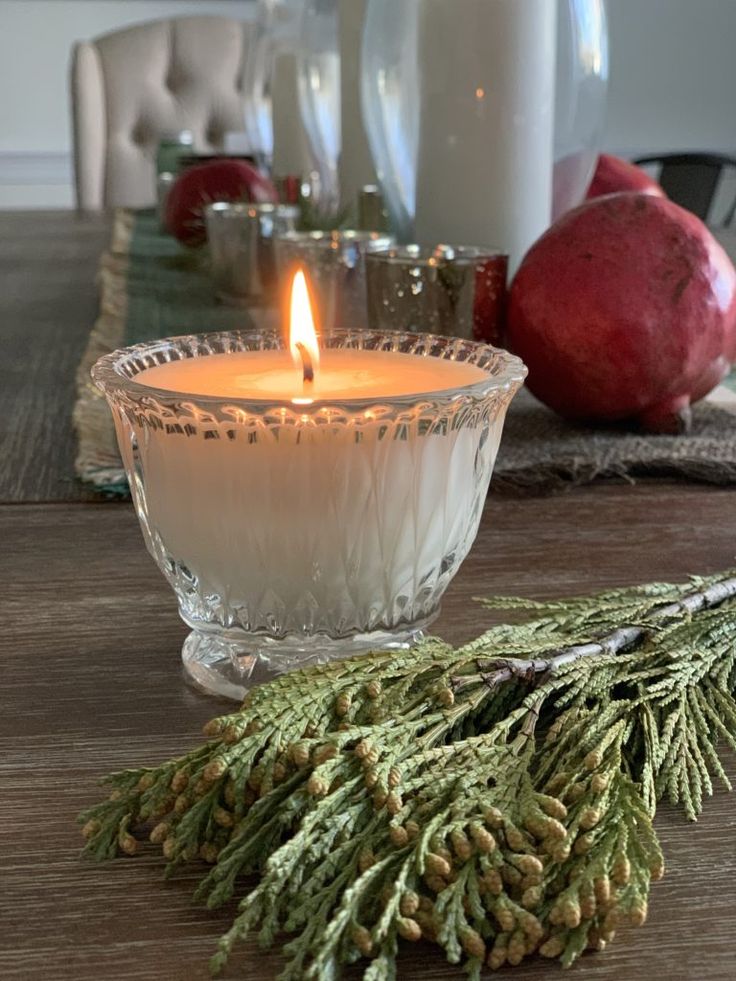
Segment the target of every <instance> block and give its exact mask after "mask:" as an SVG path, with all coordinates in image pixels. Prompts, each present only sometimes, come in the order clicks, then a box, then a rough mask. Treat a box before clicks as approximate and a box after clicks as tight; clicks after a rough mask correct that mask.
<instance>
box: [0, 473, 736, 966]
mask: <svg viewBox="0 0 736 981" xmlns="http://www.w3.org/2000/svg"><path fill="white" fill-rule="evenodd" d="M735 526H736V495H734V494H733V493H731V492H729V491H722V490H721V491H719V490H714V489H706V488H688V487H675V486H670V485H659V486H657V485H648V486H641V487H597V488H589V489H587V490H581V491H578V492H576V493H575V494H570V495H568V496H566V497H563V498H557V499H554V500H528V501H508V500H493V501H491V503H490V504H489V506H488V508H487V511H486V514H485V518H484V521H483V525H482V529H481V533H480V536H479V538H478V541H477V543H476V545H475V548H474V549H473V551H472V553H471V556H470V558H469V559H468V560H467V562H466V563H465V565H464V566H463V568H462V570H461V572H460V574H459V576H458V577H457V579H456V581H455V582H454V583H453V585H452V586H451V588H450V590H449V592H448V595H447V598H446V601H445V604H444V610H443V615H442V617H441V619H440V621H438V623H437V633H438V634H440V635H442V636H444V637H446V638H447V639H448V640H451V641H454V642H460V641H463V640H465V639H468V638H470V637H473V636H475V635H477V634H478V633H479V632H480V631H481V630H482V629H483V628H484V627H485V626H486V625H488V624H489V623H490V622H491V621H490V615H489V614H488V613H486V612H485V611H483V610H481V609H480V608H479V607H478V606H477V605H476V604H474V603H473V601H472V598H473V596H477V595H482V594H489V593H492V592H504V593H512V592H519V593H523V594H526V595H533V596H555V595H561V594H567V593H571V592H581V591H590V590H593V589H598V588H601V587H606V586H613V585H619V584H624V583H631V582H635V581H645V580H648V579H652V578H657V577H662V578H667V579H679V578H682V577H683V576H685V575H686V574H687V573H689V572H703V573H706V572H713V571H716V570H718V569H722V568H725V567H726V566H728V565H729V564H730V563H731V562H732V561H733V544H732V541H733V538H732V529H733V528H734V527H735ZM0 541H2V543H3V547H2V552H0V581H1V582H2V584H3V587H2V600H1V601H0V602H1V603H2V611H1V616H2V624H3V629H2V634H0V658H1V659H2V660H1V662H0V663H2V665H3V675H2V689H3V711H2V713H1V714H0V740H1V745H2V747H3V759H2V775H1V776H0V786H1V787H2V793H1V794H0V840H1V842H2V844H1V845H0V855H1V859H0V861H1V862H2V870H1V871H0V882H1V883H2V885H1V886H0V922H1V923H2V930H0V977H2V978H3V979H13V981H26V979H37V978H43V979H59V981H87V979H90V981H91V979H98V978H103V979H114V981H123V979H126V981H127V979H136V981H148V979H152V978H157V979H162V981H188V979H191V981H204V979H205V978H206V977H207V958H208V956H209V954H210V953H211V952H212V950H213V945H214V942H215V940H216V938H217V937H218V936H219V934H220V933H221V932H223V931H224V929H225V928H226V926H227V923H228V918H229V917H230V916H231V915H232V913H233V907H232V906H230V907H228V908H227V909H224V910H221V911H217V912H214V913H210V912H207V911H205V910H202V909H201V908H198V907H196V906H194V905H192V903H191V898H190V897H191V893H192V891H193V888H194V883H195V880H196V873H192V872H187V873H184V874H182V875H180V876H178V877H177V878H176V879H174V880H173V881H170V882H164V881H163V880H162V861H161V859H160V858H159V857H158V856H157V855H155V854H153V850H152V853H151V855H150V856H149V857H146V858H143V859H134V860H128V859H120V860H118V861H116V862H115V863H113V864H111V865H103V866H94V865H90V864H88V863H85V862H82V861H80V860H79V847H80V839H79V837H78V830H77V828H76V827H75V823H74V819H75V816H76V814H77V812H78V811H79V810H80V809H81V808H83V807H84V806H86V805H88V804H90V803H93V802H94V801H95V800H97V799H98V790H97V789H96V786H95V783H96V780H97V778H98V777H99V776H101V775H102V774H104V773H106V772H108V771H109V770H111V769H115V768H123V767H125V766H127V765H137V764H140V763H146V762H147V763H156V762H159V761H161V760H162V759H164V758H167V757H169V756H172V755H175V754H178V753H180V752H183V751H184V750H186V749H187V748H188V747H190V746H191V745H193V744H194V743H195V742H196V741H197V739H198V738H199V730H200V727H201V725H202V724H203V723H204V722H205V721H206V720H207V719H208V718H210V717H211V716H212V715H213V714H216V713H217V712H218V710H219V709H220V707H221V705H222V704H224V703H218V702H217V701H215V700H213V699H210V698H207V697H206V696H203V695H200V694H198V693H196V692H194V691H192V690H190V689H189V688H187V687H186V686H185V685H184V684H183V682H182V680H181V676H180V669H179V648H180V645H181V642H182V640H183V637H184V635H185V628H184V627H183V626H182V624H181V623H180V622H179V621H178V619H177V616H176V613H175V604H174V600H173V595H172V594H171V593H170V592H169V589H168V587H167V586H166V584H165V582H164V581H163V579H162V577H161V576H160V574H159V573H158V570H157V569H156V568H155V566H154V565H153V562H152V561H151V559H150V558H149V557H148V554H147V553H146V551H145V549H144V547H143V544H142V540H141V536H140V532H139V529H138V526H137V521H136V518H135V516H134V514H133V512H132V509H131V508H130V507H128V506H127V505H112V506H111V505H96V506H95V505H82V506H79V505H76V506H74V505H60V504H57V505H53V506H48V505H46V506H38V505H31V504H28V505H24V506H22V507H18V506H15V507H11V506H5V507H2V508H0ZM729 766H730V772H731V774H732V775H733V776H735V777H736V766H734V765H733V764H732V762H730V763H729ZM735 805H736V801H734V800H733V799H732V798H731V797H730V796H729V795H727V794H726V793H724V792H721V791H719V792H718V793H717V795H716V796H715V798H714V799H713V800H712V801H709V802H708V805H707V810H706V813H705V815H704V817H703V818H702V820H701V821H700V822H699V823H698V824H697V825H695V826H689V825H687V824H686V823H685V822H684V820H683V819H682V818H681V817H680V816H679V815H678V814H675V813H673V812H671V811H670V810H669V809H668V808H663V810H662V813H661V815H660V816H659V817H658V819H657V825H658V828H659V831H660V833H661V835H662V841H663V844H664V848H665V853H666V856H667V859H668V874H667V875H666V877H665V879H664V880H663V882H661V883H658V884H656V885H655V886H654V887H653V894H652V901H651V914H650V922H649V923H648V924H647V926H646V927H645V928H643V929H642V930H638V931H622V932H621V933H620V934H619V936H618V937H617V939H616V942H615V943H614V944H613V946H612V947H611V948H609V950H608V951H607V952H606V953H605V954H603V955H596V956H588V957H586V958H584V960H583V961H582V962H581V963H580V964H579V965H578V966H577V967H576V968H574V969H573V972H572V973H573V974H574V975H576V976H578V977H581V978H585V979H587V978H590V979H594V981H598V979H601V981H603V979H606V981H607V979H613V978H617V979H626V981H639V979H641V981H644V979H648V978H650V977H651V976H652V975H653V974H654V973H655V972H657V973H659V974H661V976H662V977H666V978H670V979H683V981H684V979H692V981H700V979H706V978H708V979H722V981H726V979H733V977H734V967H733V937H732V934H733V929H734V925H735V921H736V916H735V913H734V909H735V902H734V901H735V899H736V848H735V847H734V840H735V836H736V807H735ZM278 967H279V959H278V955H277V954H271V953H269V954H264V953H263V952H261V951H259V950H258V948H257V947H256V946H255V945H254V944H251V945H248V946H246V947H245V948H244V949H242V950H241V951H240V952H239V953H238V955H237V957H236V958H235V959H234V961H233V964H232V966H231V968H230V970H229V971H228V973H227V974H226V977H227V978H236V977H241V978H245V979H247V981H262V979H263V981H265V979H270V978H273V977H275V976H276V974H277V971H278ZM559 974H560V969H559V967H557V966H556V965H550V964H549V963H546V962H543V961H538V962H535V963H532V964H531V965H529V966H527V967H522V968H518V969H514V970H510V971H508V976H509V977H511V978H516V979H517V981H527V979H532V978H552V977H556V976H558V975H559ZM461 976H462V975H461V973H460V972H459V971H458V970H456V969H453V968H450V967H448V965H447V964H446V963H445V962H444V961H443V959H442V956H441V954H439V953H438V952H437V951H436V950H434V949H432V948H429V947H412V948H410V949H407V950H406V951H405V953H404V955H403V957H402V960H401V970H400V977H401V978H405V979H407V981H409V979H411V981H422V979H426V981H430V979H440V978H448V979H449V978H460V977H461ZM503 976H506V975H505V974H504V975H503Z"/></svg>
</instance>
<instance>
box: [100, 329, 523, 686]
mask: <svg viewBox="0 0 736 981" xmlns="http://www.w3.org/2000/svg"><path fill="white" fill-rule="evenodd" d="M319 343H320V346H321V348H322V349H326V348H349V349H350V350H351V352H352V351H359V350H365V351H389V352H403V353H405V354H409V355H411V356H412V357H416V358H430V359H431V358H437V359H449V360H456V361H464V362H467V363H468V364H472V365H475V366H477V367H478V368H480V369H481V370H482V373H483V374H482V378H481V380H480V381H476V382H474V383H472V384H469V385H467V386H464V387H460V388H454V389H450V390H444V391H439V392H430V393H423V394H421V395H401V396H396V397H393V398H377V399H362V400H358V399H347V400H341V401H330V402H327V401H323V402H320V401H315V402H314V403H312V404H308V405H295V404H294V403H292V402H290V401H284V402H278V401H270V400H269V401H263V400H257V399H231V398H228V399H224V398H219V397H214V396H201V395H192V394H188V393H186V392H172V391H165V390H161V389H155V388H152V387H150V386H149V385H144V384H141V383H140V382H139V381H138V380H137V379H138V376H139V375H140V373H141V372H142V371H144V370H145V369H147V368H150V367H153V366H156V365H160V364H163V363H165V362H170V361H177V360H181V359H188V358H207V357H209V356H211V355H214V354H223V353H225V354H232V353H234V352H242V351H263V350H280V349H282V348H283V346H284V341H283V339H282V338H281V337H280V336H279V335H278V334H276V333H270V332H237V331H236V332H227V333H215V334H202V335H196V336H187V337H179V338H173V339H167V340H161V341H156V342H153V343H150V344H139V345H136V346H135V347H130V348H126V349H124V350H121V351H116V352H114V353H112V354H109V355H107V356H105V357H103V358H102V359H100V360H99V361H98V362H97V364H96V365H95V366H94V368H93V371H92V376H93V379H94V382H95V383H96V385H97V386H98V387H99V388H100V389H101V390H102V392H103V393H104V394H105V396H106V397H107V400H108V402H109V404H110V407H111V409H112V413H113V416H114V419H115V426H116V431H117V438H118V443H119V446H120V452H121V454H122V458H123V462H124V465H125V469H126V472H127V475H128V480H129V482H130V489H131V493H132V497H133V502H134V505H135V509H136V511H137V514H138V517H139V519H140V524H141V528H142V531H143V537H144V539H145V543H146V545H147V547H148V550H149V552H150V553H151V555H152V556H153V558H154V559H155V561H156V563H157V564H158V566H159V568H160V569H161V571H162V573H163V574H164V576H165V577H166V579H167V580H168V582H169V583H170V585H171V586H172V588H173V590H174V592H175V594H176V597H177V600H178V604H179V612H180V614H181V617H182V619H183V620H184V622H185V623H186V624H187V625H188V626H189V627H190V628H191V633H190V634H189V636H188V637H187V639H186V641H185V644H184V648H183V655H182V656H183V662H184V667H185V671H186V673H187V675H188V677H189V679H190V680H192V681H194V682H195V683H196V684H197V685H199V686H200V687H202V688H204V689H205V690H207V691H209V692H213V693H216V694H219V695H224V696H228V697H233V698H241V697H242V696H243V694H244V693H245V691H246V690H247V689H248V688H249V687H251V686H253V685H255V684H257V683H260V682H262V681H265V680H268V679H270V678H272V677H274V676H275V675H278V674H280V673H282V672H285V671H289V670H291V669H293V668H297V667H301V666H304V665H308V664H315V663H324V662H326V661H328V660H331V659H333V658H342V657H346V656H349V655H352V654H357V653H360V652H364V651H367V650H371V649H374V650H375V649H387V648H399V647H403V646H407V645H409V644H411V643H413V642H415V641H416V640H417V639H419V638H420V637H421V636H422V632H423V631H424V630H425V628H426V627H427V626H428V625H429V624H431V623H432V621H433V620H434V618H435V617H436V616H437V615H438V612H439V608H440V601H441V599H442V596H443V594H444V592H445V590H446V589H447V586H448V585H449V583H450V582H451V580H452V578H453V577H454V575H455V574H456V572H457V570H458V569H459V567H460V564H461V563H462V561H463V559H464V558H465V556H466V555H467V553H468V551H469V549H470V547H471V545H472V543H473V541H474V539H475V536H476V533H477V531H478V525H479V522H480V519H481V514H482V512H483V507H484V503H485V499H486V493H487V490H488V484H489V481H490V479H491V472H492V470H493V465H494V462H495V459H496V452H497V450H498V445H499V440H500V438H501V431H502V428H503V423H504V417H505V414H506V409H507V408H508V405H509V403H510V401H511V399H512V398H513V396H514V394H515V393H516V391H517V390H518V388H519V387H520V386H521V384H522V382H523V379H524V377H525V375H526V369H525V367H524V365H523V364H522V363H521V361H520V360H519V359H518V358H516V357H514V356H512V355H510V354H507V353H506V352H505V351H501V350H498V349H496V348H493V347H490V346H488V345H485V344H477V343H473V342H469V341H465V340H458V339H452V338H446V337H436V336H433V335H429V334H410V333H386V332H372V331H359V330H349V331H348V330H345V331H340V330H336V331H326V332H324V333H323V334H322V336H321V337H320V339H319Z"/></svg>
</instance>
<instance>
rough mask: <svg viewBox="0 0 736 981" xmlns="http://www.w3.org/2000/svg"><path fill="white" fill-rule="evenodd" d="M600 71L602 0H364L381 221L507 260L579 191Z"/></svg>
mask: <svg viewBox="0 0 736 981" xmlns="http://www.w3.org/2000/svg"><path fill="white" fill-rule="evenodd" d="M607 71H608V62H607V47H606V21H605V8H604V0H557V2H556V3H549V2H548V0H453V2H452V3H448V2H447V0H400V2H397V0H367V10H366V20H365V26H364V33H363V46H362V71H361V75H362V77H361V89H362V105H363V116H364V122H365V127H366V131H367V135H368V141H369V144H370V147H371V152H372V155H373V160H374V163H375V165H376V171H377V173H378V179H379V182H380V184H381V187H382V190H383V193H384V197H385V199H386V202H387V205H388V208H389V212H390V214H391V217H392V223H393V226H394V231H395V232H396V233H397V234H398V235H399V236H400V237H401V238H402V239H404V240H405V241H406V240H409V239H417V238H418V239H425V240H433V241H435V242H436V241H442V240H449V239H451V240H454V241H456V242H459V241H463V242H464V243H465V244H476V245H495V246H496V247H498V248H502V249H504V250H506V251H508V252H510V253H511V256H512V265H514V264H515V263H516V262H518V260H519V258H520V257H521V255H522V254H523V252H524V251H525V249H526V248H527V247H528V246H529V245H530V244H531V242H532V241H533V240H534V239H535V238H536V237H537V236H538V235H539V234H540V233H541V232H542V231H544V229H545V228H546V226H547V225H548V224H549V221H550V218H551V216H552V213H553V211H554V212H555V213H560V212H561V211H562V210H566V208H567V207H570V206H572V205H573V204H575V203H577V202H578V201H579V200H581V199H582V197H583V196H584V194H585V190H586V188H587V184H588V182H589V180H590V176H591V173H592V168H593V166H594V163H595V156H596V152H597V145H598V140H599V138H600V129H601V125H602V119H603V108H604V103H605V93H606V79H607Z"/></svg>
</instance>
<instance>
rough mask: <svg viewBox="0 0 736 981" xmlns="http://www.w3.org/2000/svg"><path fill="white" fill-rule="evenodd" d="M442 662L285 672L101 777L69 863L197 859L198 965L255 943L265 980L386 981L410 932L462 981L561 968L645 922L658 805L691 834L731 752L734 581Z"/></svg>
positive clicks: (636, 592)
mask: <svg viewBox="0 0 736 981" xmlns="http://www.w3.org/2000/svg"><path fill="white" fill-rule="evenodd" d="M482 602H484V603H485V605H486V606H487V607H488V608H490V609H494V610H501V609H506V610H513V611H516V612H517V614H518V613H521V614H526V615H527V616H528V617H529V619H527V620H526V622H522V623H520V624H503V625H501V626H496V627H493V628H492V629H490V630H489V631H488V632H487V633H485V634H484V635H483V636H482V637H480V638H478V639H477V640H475V641H473V642H472V643H470V644H466V645H465V646H464V647H461V648H459V649H453V648H451V647H450V646H448V645H447V644H444V643H443V642H441V641H439V640H436V639H430V640H427V641H425V642H424V643H422V644H420V645H419V646H417V647H416V648H414V649H413V650H410V651H407V652H400V653H397V652H376V653H374V654H370V655H367V656H364V657H361V658H355V659H352V660H349V661H343V662H337V663H331V664H329V665H326V666H322V667H316V668H309V669H305V670H303V671H299V672H295V673H293V674H289V675H285V676H283V677H282V678H280V679H278V680H277V681H274V682H272V683H271V684H269V685H266V686H264V687H261V688H257V689H255V690H253V691H252V692H250V693H249V695H248V697H247V699H246V701H245V703H244V705H243V706H242V708H240V709H239V710H238V711H236V712H233V713H232V714H230V715H226V716H224V717H221V718H218V719H215V720H213V721H212V722H210V723H209V724H208V725H207V727H206V729H205V734H206V735H207V737H208V741H207V742H206V743H205V744H204V745H202V746H200V747H198V748H197V749H195V750H193V751H192V752H190V753H188V754H186V755H185V756H183V757H181V758H180V759H177V760H172V761H170V762H166V763H163V764H162V765H161V766H159V767H156V768H143V769H137V770H128V771H124V772H122V773H116V774H114V775H112V776H110V777H108V778H107V779H106V781H105V783H107V784H108V785H109V787H110V788H111V791H112V792H111V794H110V796H109V798H108V799H107V800H105V801H104V802H103V803H101V804H99V805H97V806H96V807H93V808H91V809H90V810H89V811H87V812H86V813H85V814H84V815H82V817H81V819H80V820H81V821H82V822H83V823H84V829H83V833H84V835H85V837H86V839H87V844H86V849H85V851H86V852H87V854H89V855H90V856H92V857H93V858H95V859H98V860H102V859H110V858H113V857H114V856H115V855H117V854H119V853H124V854H130V855H132V854H135V853H136V852H138V851H139V849H140V848H141V845H142V838H143V837H144V836H147V837H148V838H149V839H150V841H152V842H154V843H155V844H158V845H160V846H161V847H162V849H163V854H164V856H165V857H166V859H167V861H168V866H167V870H168V872H172V871H174V870H175V869H176V868H177V867H179V866H180V865H181V864H182V863H185V862H195V861H200V862H201V861H203V862H205V863H209V865H210V868H209V871H208V873H207V874H206V875H204V878H203V880H202V882H201V884H200V886H199V889H198V892H197V896H198V898H199V899H201V900H203V901H205V902H206V903H207V905H208V906H209V907H217V906H220V905H222V904H223V903H226V902H228V900H230V899H231V897H232V896H233V894H234V892H235V890H236V887H237V886H238V885H239V884H241V883H242V880H243V879H244V877H246V876H249V875H250V876H252V875H254V874H255V875H256V877H257V878H256V880H255V881H256V884H255V885H254V886H253V888H251V890H250V892H248V893H247V895H246V896H245V898H244V899H242V901H241V902H240V904H239V907H238V910H237V915H236V916H235V919H234V922H233V924H232V926H231V928H230V930H229V931H228V932H227V933H226V934H225V936H224V937H223V938H222V939H221V941H220V943H219V947H218V949H217V952H216V953H215V956H214V957H213V959H212V970H213V973H217V972H218V971H220V970H221V969H222V968H223V966H224V964H225V962H226V961H227V958H228V956H229V954H230V952H231V950H232V948H233V946H234V945H235V944H236V943H237V942H239V941H242V940H244V939H245V938H246V937H248V936H257V937H258V939H259V940H260V942H261V943H262V944H263V945H265V946H271V945H273V944H275V943H276V942H281V941H282V939H283V936H284V935H285V934H286V935H288V938H287V940H286V943H285V946H284V947H283V951H284V956H285V967H284V970H283V972H282V974H281V978H282V979H283V981H292V979H302V978H305V979H320V981H330V979H333V978H337V977H338V976H339V975H340V973H341V969H342V967H343V966H344V965H346V964H350V963H353V962H356V961H359V960H361V959H364V960H363V961H362V963H363V964H364V968H365V969H364V974H363V977H364V978H365V979H366V981H379V979H381V981H384V979H392V978H395V977H396V954H397V949H398V946H399V943H400V941H401V940H404V941H416V940H419V939H420V938H422V937H423V938H425V939H428V940H430V941H431V942H433V943H435V944H437V945H438V946H439V947H441V948H442V950H443V951H444V953H445V956H446V957H447V960H448V961H450V962H451V963H462V964H463V965H464V969H465V971H466V972H467V974H468V975H469V977H471V978H479V977H480V973H481V969H482V967H483V966H484V965H487V966H490V967H491V968H500V967H502V966H503V965H506V964H508V965H515V964H519V963H520V962H521V961H522V960H523V959H524V958H526V957H529V956H531V955H536V954H541V955H542V956H543V957H549V958H559V959H560V960H561V961H562V963H563V964H564V965H570V964H571V963H573V961H575V960H576V958H577V957H579V956H580V954H581V953H582V952H583V951H585V950H586V949H596V950H601V949H603V948H604V947H605V945H606V944H607V943H609V942H610V941H611V940H612V939H613V936H614V933H615V931H616V928H617V926H619V925H620V924H634V925H641V924H643V923H644V921H645V919H646V915H647V902H648V897H649V889H650V883H651V882H652V881H653V880H656V879H659V878H660V877H661V876H662V875H663V872H664V860H663V856H662V851H661V848H660V845H659V842H658V840H657V836H656V833H655V831H654V829H653V826H652V821H653V818H654V814H655V810H656V805H657V802H658V801H659V800H661V799H663V798H667V799H669V800H670V801H672V802H673V803H674V804H677V805H679V806H680V807H681V808H682V809H683V811H684V813H685V815H686V817H687V818H689V819H690V820H695V818H696V817H697V815H698V813H699V812H700V810H701V808H702V805H703V800H704V798H705V797H706V796H707V795H709V794H711V793H712V790H713V783H714V781H720V782H721V783H723V784H725V785H726V786H729V784H728V779H727V777H726V774H725V772H724V770H723V766H722V764H721V761H720V759H719V755H718V751H719V749H720V748H721V747H730V748H731V749H735V748H736V701H735V700H734V691H735V689H736V572H735V571H731V572H728V573H724V574H722V575H719V576H714V577H711V578H693V579H691V580H690V582H688V583H686V584H683V585H669V584H662V583H657V584H650V585H647V586H641V587H637V588H633V589H617V590H613V591H610V592H606V593H603V594H599V595H597V596H592V597H590V596H589V597H582V598H576V599H570V600H561V601H555V602H542V603H537V602H532V601H529V600H524V599H516V598H498V599H493V600H484V601H482Z"/></svg>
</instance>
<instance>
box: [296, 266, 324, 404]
mask: <svg viewBox="0 0 736 981" xmlns="http://www.w3.org/2000/svg"><path fill="white" fill-rule="evenodd" d="M289 350H290V351H291V356H292V357H293V359H294V363H295V364H297V365H299V367H300V368H301V369H302V371H303V376H304V386H305V391H307V390H308V389H307V386H308V385H311V384H312V383H313V382H314V375H315V372H316V370H317V369H318V368H319V346H318V344H317V332H316V330H315V329H314V316H313V314H312V304H311V302H310V299H309V290H308V288H307V279H306V277H305V275H304V272H303V270H301V269H299V270H298V271H297V273H296V274H295V276H294V281H293V283H292V286H291V317H290V322H289ZM295 401H296V400H295Z"/></svg>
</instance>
